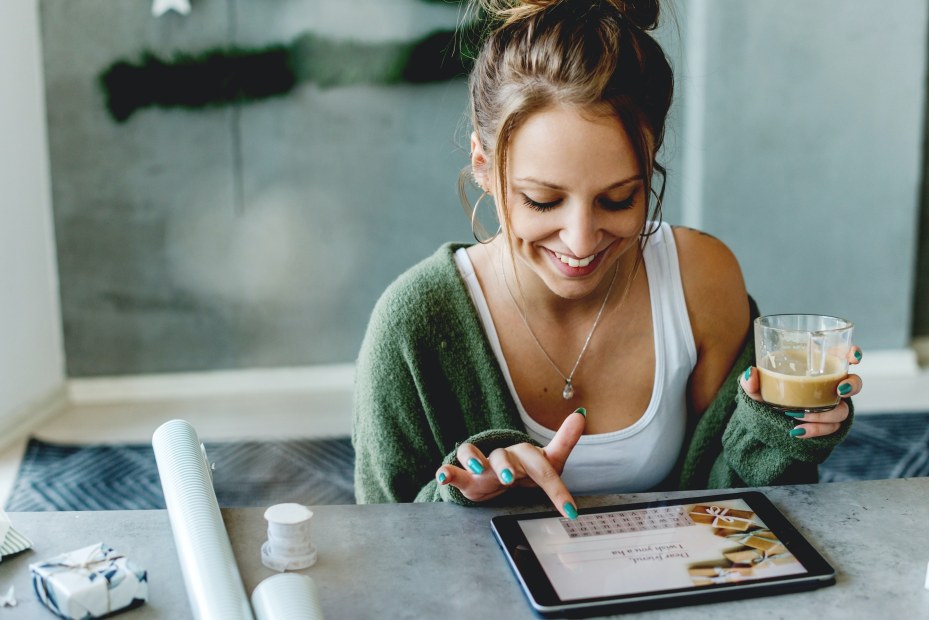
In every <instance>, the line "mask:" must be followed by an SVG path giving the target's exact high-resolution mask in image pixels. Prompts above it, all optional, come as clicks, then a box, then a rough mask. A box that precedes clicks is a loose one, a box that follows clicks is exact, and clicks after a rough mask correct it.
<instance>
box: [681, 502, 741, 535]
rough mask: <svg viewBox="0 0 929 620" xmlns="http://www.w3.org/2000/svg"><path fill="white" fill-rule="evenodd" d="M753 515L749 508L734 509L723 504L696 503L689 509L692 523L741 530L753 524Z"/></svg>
mask: <svg viewBox="0 0 929 620" xmlns="http://www.w3.org/2000/svg"><path fill="white" fill-rule="evenodd" d="M754 516H755V513H754V512H752V511H750V510H736V509H735V508H727V507H725V506H703V505H697V506H694V507H693V508H692V509H691V510H690V519H691V521H693V522H694V523H702V524H704V525H712V526H713V527H717V528H720V529H724V530H738V531H743V532H744V531H745V530H747V529H748V528H749V527H751V526H752V525H754V524H755V523H754V522H753V521H752V517H754Z"/></svg>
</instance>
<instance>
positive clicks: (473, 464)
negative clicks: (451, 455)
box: [468, 458, 484, 474]
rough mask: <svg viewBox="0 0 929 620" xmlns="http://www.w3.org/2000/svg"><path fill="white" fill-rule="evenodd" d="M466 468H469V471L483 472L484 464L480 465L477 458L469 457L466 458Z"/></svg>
mask: <svg viewBox="0 0 929 620" xmlns="http://www.w3.org/2000/svg"><path fill="white" fill-rule="evenodd" d="M468 469H470V470H471V471H473V472H474V473H475V474H483V473H484V466H483V465H481V462H480V461H478V460H477V459H475V458H471V459H469V460H468Z"/></svg>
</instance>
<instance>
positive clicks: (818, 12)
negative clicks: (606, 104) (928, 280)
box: [698, 0, 929, 349]
mask: <svg viewBox="0 0 929 620" xmlns="http://www.w3.org/2000/svg"><path fill="white" fill-rule="evenodd" d="M707 11H708V14H707V17H708V19H707V21H706V25H707V28H708V30H707V41H708V42H709V44H708V48H707V72H706V84H705V89H706V114H705V116H704V118H705V124H704V128H703V152H704V161H703V170H704V177H703V184H702V196H701V203H702V204H701V206H702V209H701V213H700V216H701V217H700V222H698V223H700V224H702V225H703V226H704V227H705V228H706V229H707V230H708V231H710V232H712V233H714V234H716V235H718V236H720V237H721V238H723V239H724V240H725V241H726V242H727V243H729V244H730V246H731V247H732V249H733V250H734V251H735V253H736V254H737V255H738V257H739V258H740V260H741V263H742V266H743V270H744V272H745V275H746V279H747V282H748V287H749V290H750V291H751V292H752V293H753V294H754V295H755V296H756V298H757V300H758V302H759V304H760V306H761V309H762V311H763V312H765V313H776V312H795V311H809V312H823V313H834V314H838V315H839V316H843V317H847V318H849V319H851V320H853V321H854V322H855V323H856V340H857V342H858V343H859V344H861V345H862V346H863V347H865V348H871V349H877V348H899V347H903V346H905V345H907V344H908V343H909V340H910V328H911V317H912V303H913V302H912V299H913V284H914V271H913V269H914V268H913V265H914V261H915V253H916V222H917V210H918V195H919V187H920V178H921V172H922V170H921V161H922V151H921V147H922V135H923V105H924V98H925V85H926V25H927V21H929V17H927V3H926V2H925V1H923V0H899V1H895V2H893V3H888V2H883V1H880V0H856V1H855V2H846V1H844V0H828V1H826V0H819V1H817V2H808V1H806V0H778V1H767V0H766V1H753V2H743V1H741V0H716V1H713V2H709V3H707Z"/></svg>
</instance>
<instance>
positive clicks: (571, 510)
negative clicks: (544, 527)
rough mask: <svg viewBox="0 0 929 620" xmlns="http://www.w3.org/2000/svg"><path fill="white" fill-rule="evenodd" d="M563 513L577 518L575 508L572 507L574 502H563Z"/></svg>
mask: <svg viewBox="0 0 929 620" xmlns="http://www.w3.org/2000/svg"><path fill="white" fill-rule="evenodd" d="M564 513H565V514H566V515H568V518H569V519H571V520H572V521H574V520H575V519H577V508H575V507H574V504H572V503H571V502H565V503H564Z"/></svg>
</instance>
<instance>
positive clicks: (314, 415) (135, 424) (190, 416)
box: [0, 393, 351, 507]
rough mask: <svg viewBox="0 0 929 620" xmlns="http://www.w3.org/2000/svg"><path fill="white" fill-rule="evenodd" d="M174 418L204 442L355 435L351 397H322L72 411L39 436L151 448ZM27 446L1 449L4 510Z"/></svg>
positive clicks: (253, 398) (114, 406) (41, 430)
mask: <svg viewBox="0 0 929 620" xmlns="http://www.w3.org/2000/svg"><path fill="white" fill-rule="evenodd" d="M174 419H184V420H187V421H188V422H190V423H191V424H192V425H193V426H194V428H196V429H197V434H198V435H199V436H200V439H201V440H202V441H223V440H235V439H281V438H288V437H333V436H345V435H348V434H349V433H350V432H351V397H350V396H349V395H346V394H318V393H316V394H313V395H300V394H286V395H272V396H269V395H255V396H249V397H238V398H234V399H220V398H211V399H191V400H186V401H181V402H155V401H153V402H144V403H132V404H125V405H120V404H107V405H95V406H91V405H83V406H71V407H68V408H66V409H65V410H64V411H62V412H61V413H60V414H58V415H57V416H56V417H54V418H53V419H51V420H49V421H48V422H46V423H45V424H42V425H41V426H39V427H38V428H36V429H35V430H34V431H33V435H34V436H36V437H38V438H40V439H43V440H45V441H51V442H59V443H70V444H89V443H137V444H139V443H149V442H151V440H152V433H154V432H155V429H157V428H158V427H159V426H160V425H161V424H163V423H164V422H167V421H168V420H174ZM25 447H26V439H25V438H24V439H22V440H19V441H16V442H14V443H13V444H12V445H11V446H9V447H8V448H6V449H3V450H0V507H2V506H3V504H4V503H6V498H7V497H8V496H9V493H10V491H11V490H12V488H13V483H14V481H15V480H16V472H17V471H18V469H19V463H20V461H21V460H22V455H23V452H24V451H25Z"/></svg>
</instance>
